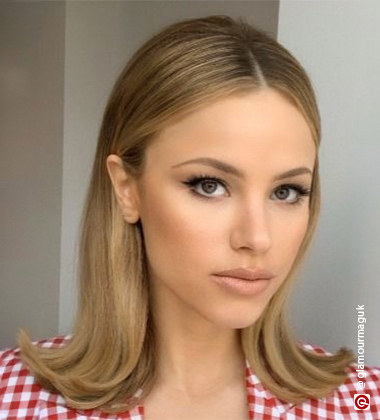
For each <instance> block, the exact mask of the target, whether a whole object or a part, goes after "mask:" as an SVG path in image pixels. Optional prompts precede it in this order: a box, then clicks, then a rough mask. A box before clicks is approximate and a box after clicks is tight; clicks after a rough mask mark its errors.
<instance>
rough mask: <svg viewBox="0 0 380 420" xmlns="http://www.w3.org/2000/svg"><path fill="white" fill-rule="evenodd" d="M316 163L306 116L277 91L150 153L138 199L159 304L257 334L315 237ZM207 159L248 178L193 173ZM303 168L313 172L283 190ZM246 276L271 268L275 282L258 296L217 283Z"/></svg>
mask: <svg viewBox="0 0 380 420" xmlns="http://www.w3.org/2000/svg"><path fill="white" fill-rule="evenodd" d="M315 157H316V148H315V145H314V142H313V140H312V134H311V131H310V129H309V127H308V125H307V123H306V121H305V119H304V118H303V116H302V114H301V113H300V112H299V111H298V110H297V109H296V108H295V107H294V106H293V105H292V104H291V103H290V102H288V101H287V99H285V98H284V97H283V96H281V95H280V94H279V93H278V92H276V91H275V90H272V89H266V90H263V91H261V92H254V93H248V94H245V95H242V96H234V97H229V98H227V99H223V100H220V101H218V102H215V103H214V104H212V105H209V106H207V107H205V108H204V109H202V110H198V111H195V112H194V113H193V114H191V115H190V116H187V117H186V118H184V119H182V120H180V121H179V122H177V123H175V124H174V125H171V126H169V127H167V128H166V129H165V130H164V131H163V132H162V133H161V135H160V137H159V138H158V139H157V140H156V141H155V142H154V143H153V144H152V145H151V146H150V147H149V148H148V149H147V155H146V159H147V161H146V172H145V175H144V181H143V182H144V185H145V190H146V193H145V195H144V196H141V197H140V198H139V200H140V201H139V214H140V217H141V223H142V226H143V232H144V238H145V245H146V253H147V258H148V271H149V279H150V283H151V285H152V293H153V296H154V298H155V299H156V300H155V302H156V303H157V304H158V305H161V307H162V308H165V310H168V308H169V307H175V308H176V310H179V311H181V313H183V315H184V316H186V315H189V316H192V317H193V316H194V315H196V316H198V317H200V318H202V319H203V320H207V321H209V322H211V323H213V324H217V325H219V326H221V327H228V328H245V327H247V326H249V325H251V324H253V323H254V322H255V321H256V320H257V318H258V317H259V316H260V315H261V313H262V311H263V309H264V308H265V306H266V305H267V303H268V301H269V300H270V298H271V297H272V296H273V294H274V293H275V292H276V290H277V289H278V288H279V286H280V285H281V283H282V282H283V281H284V279H285V278H286V276H287V274H288V272H289V270H290V268H291V266H292V263H293V261H294V259H295V257H296V255H297V252H298V250H299V247H300V245H301V242H302V239H303V238H304V235H305V233H306V229H307V224H308V219H309V200H310V197H308V196H307V195H305V196H302V195H300V191H303V190H305V191H307V190H310V188H311V183H312V172H313V168H314V162H315ZM200 158H203V159H204V158H208V159H213V160H215V161H216V160H217V161H219V162H223V163H224V164H225V165H229V166H231V167H233V168H235V171H236V172H237V171H239V172H240V173H241V174H242V175H241V176H237V175H235V174H232V173H229V172H226V171H223V170H221V169H220V168H219V169H217V168H216V167H214V166H213V165H211V164H205V163H201V162H199V163H195V162H193V163H186V162H187V161H190V160H193V159H200ZM296 168H307V169H309V171H310V172H307V171H306V172H303V173H301V174H298V175H296V176H288V177H286V178H283V179H281V180H276V177H280V176H281V175H282V174H284V173H285V172H287V171H289V170H293V169H296ZM197 178H199V179H198V180H197ZM202 178H218V180H203V181H202ZM238 267H251V268H255V267H260V268H266V269H268V270H270V271H272V272H273V274H274V275H275V277H274V278H273V279H272V280H270V281H269V284H268V287H267V288H266V289H265V290H263V291H262V292H261V293H258V294H255V295H241V294H237V293H234V292H231V291H229V290H226V289H225V288H223V287H221V286H219V285H218V284H216V283H215V282H214V281H213V280H212V278H213V276H212V274H213V273H216V272H219V271H223V270H228V269H233V268H238ZM173 305H174V306H173Z"/></svg>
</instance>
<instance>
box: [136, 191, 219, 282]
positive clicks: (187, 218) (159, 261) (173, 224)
mask: <svg viewBox="0 0 380 420" xmlns="http://www.w3.org/2000/svg"><path fill="white" fill-rule="evenodd" d="M144 208H146V211H145V212H141V219H142V224H143V230H144V238H145V246H146V253H147V257H148V260H149V262H150V265H151V267H152V268H153V270H154V272H155V273H156V274H157V275H160V277H161V276H169V277H172V276H173V275H175V274H178V275H180V274H181V275H183V274H186V271H187V270H188V271H189V272H190V271H191V270H193V272H194V269H195V270H196V268H197V266H199V265H200V264H202V261H203V260H204V261H206V262H207V260H208V257H209V254H210V250H212V247H211V246H212V242H213V235H212V234H210V223H209V221H208V220H207V218H203V217H201V215H200V214H199V212H196V211H195V210H194V206H189V203H188V202H180V201H177V202H175V201H173V200H171V199H170V200H169V199H165V197H164V196H162V195H161V196H157V197H156V196H155V195H152V196H150V198H149V203H148V202H146V203H145V204H144ZM152 209H154V211H152Z"/></svg>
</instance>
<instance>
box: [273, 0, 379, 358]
mask: <svg viewBox="0 0 380 420" xmlns="http://www.w3.org/2000/svg"><path fill="white" fill-rule="evenodd" d="M278 39H279V41H280V42H283V43H284V44H285V45H286V46H287V47H288V48H289V49H290V50H291V51H292V52H293V53H294V54H295V55H296V56H297V57H298V58H299V59H300V60H301V62H302V63H303V64H304V67H305V68H306V70H307V71H308V72H309V74H310V75H311V78H312V80H313V83H314V86H315V89H316V91H317V96H318V100H319V106H320V110H321V117H322V131H323V139H322V145H321V182H322V197H323V199H322V213H321V221H320V226H319V230H318V236H317V238H316V241H315V244H314V245H315V246H314V248H313V252H312V254H311V255H310V258H309V259H308V260H307V264H305V266H304V269H303V275H302V276H300V279H299V288H297V289H296V291H295V293H294V295H293V297H292V300H291V303H290V308H291V309H292V320H293V323H294V325H295V326H296V330H297V331H298V333H299V334H298V335H299V336H300V338H303V339H304V340H305V341H309V342H312V343H313V342H314V343H316V344H320V345H323V346H325V347H326V348H328V349H331V350H336V349H338V348H339V347H341V346H342V345H347V346H349V347H350V348H352V349H353V350H354V351H355V352H356V353H357V347H358V317H357V311H356V309H355V308H356V307H357V306H358V305H364V310H365V313H364V315H365V319H366V322H365V323H364V326H365V330H364V331H365V337H364V350H365V354H364V356H365V357H364V360H365V363H366V364H369V365H370V364H372V365H376V366H380V351H379V350H380V333H379V327H378V324H377V322H378V320H379V315H380V305H379V297H380V281H379V268H380V265H379V257H380V222H379V215H380V194H379V191H380V187H379V179H380V165H379V156H380V122H379V110H380V81H379V73H380V42H379V41H380V2H378V1H377V0H367V1H365V2H354V1H348V2H347V1H342V0H338V1H336V0H335V1H322V2H318V1H313V2H304V1H285V2H281V4H280V15H279V28H278Z"/></svg>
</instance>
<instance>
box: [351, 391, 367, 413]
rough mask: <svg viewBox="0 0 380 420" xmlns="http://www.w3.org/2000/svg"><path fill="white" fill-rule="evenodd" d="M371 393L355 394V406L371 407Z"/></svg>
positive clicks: (357, 408) (362, 408)
mask: <svg viewBox="0 0 380 420" xmlns="http://www.w3.org/2000/svg"><path fill="white" fill-rule="evenodd" d="M369 398H370V395H369V394H355V395H354V407H355V410H368V409H369Z"/></svg>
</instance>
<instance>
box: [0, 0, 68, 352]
mask: <svg viewBox="0 0 380 420" xmlns="http://www.w3.org/2000/svg"><path fill="white" fill-rule="evenodd" d="M64 23H65V7H64V4H62V3H54V2H53V3H33V4H28V3H19V2H17V3H2V4H0V348H2V347H4V346H13V345H14V344H15V333H16V331H17V330H18V328H19V327H20V326H24V327H26V328H29V330H30V332H31V333H33V334H34V335H36V336H49V335H51V334H54V333H56V332H57V329H58V327H59V312H58V307H59V294H58V291H59V282H60V267H59V261H60V247H61V212H62V145H63V143H62V141H63V73H64V67H63V66H64Z"/></svg>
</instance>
